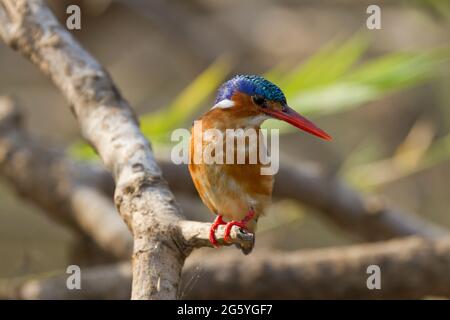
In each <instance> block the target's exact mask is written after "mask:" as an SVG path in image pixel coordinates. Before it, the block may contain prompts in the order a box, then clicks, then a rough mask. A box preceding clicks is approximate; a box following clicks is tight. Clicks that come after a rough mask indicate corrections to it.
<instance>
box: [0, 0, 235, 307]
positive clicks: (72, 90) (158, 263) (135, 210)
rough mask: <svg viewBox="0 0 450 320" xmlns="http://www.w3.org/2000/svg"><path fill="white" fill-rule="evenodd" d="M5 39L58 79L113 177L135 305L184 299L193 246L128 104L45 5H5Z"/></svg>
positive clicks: (37, 1)
mask: <svg viewBox="0 0 450 320" xmlns="http://www.w3.org/2000/svg"><path fill="white" fill-rule="evenodd" d="M0 35H1V37H2V38H3V40H4V41H5V42H6V43H7V44H8V45H10V46H11V47H13V48H14V49H16V50H18V51H19V52H20V53H22V54H23V55H24V56H25V57H27V58H29V59H30V60H31V61H32V62H33V63H34V64H35V65H37V66H38V67H39V69H40V70H41V71H42V72H44V73H45V74H47V75H48V76H49V77H50V78H51V79H52V80H53V82H54V83H55V85H56V86H57V87H58V88H59V89H60V91H61V92H62V93H63V94H64V95H65V97H66V98H67V100H68V101H69V102H70V104H71V105H72V111H73V113H74V115H75V116H76V117H77V120H78V123H79V124H80V127H81V131H82V133H83V136H84V137H85V138H86V139H87V140H88V141H89V142H90V143H91V144H92V145H93V146H94V147H95V149H96V150H97V152H98V154H99V155H100V157H101V159H102V161H103V163H104V164H105V166H106V168H107V169H108V170H109V171H110V172H111V173H112V175H113V177H114V180H115V182H116V190H115V197H114V200H115V204H116V207H117V208H118V211H119V213H120V214H121V216H122V218H123V219H124V221H125V222H126V223H127V225H128V227H129V228H130V229H131V231H132V233H133V238H134V250H133V275H134V276H133V290H132V298H133V299H174V298H176V296H177V290H178V284H179V280H180V274H181V268H182V266H183V262H184V259H185V257H186V255H187V254H189V253H190V251H191V250H192V248H191V247H189V246H188V243H192V241H185V240H186V239H184V238H183V234H181V233H180V232H179V227H178V224H179V222H180V220H181V219H182V215H181V212H180V209H179V207H178V205H177V204H176V202H175V199H174V197H173V195H172V193H171V192H170V190H169V188H168V187H167V184H166V182H165V180H164V179H163V178H162V175H161V171H160V169H159V168H158V166H157V164H156V162H155V160H154V158H153V154H152V152H151V148H150V144H149V142H148V141H147V140H146V139H145V137H144V136H143V135H142V134H141V132H140V130H139V126H138V123H137V120H136V118H135V116H134V114H133V112H132V110H131V108H130V106H129V105H128V103H127V102H126V101H125V100H124V99H123V98H122V96H121V94H120V93H119V91H118V90H117V88H116V87H115V85H114V84H113V82H112V80H111V79H110V77H109V75H108V74H107V72H106V71H105V70H104V69H103V68H102V66H101V65H100V64H99V63H98V62H97V61H96V60H95V59H94V58H93V57H91V56H90V55H89V54H88V53H87V52H86V51H85V50H84V49H83V48H82V47H81V46H80V45H79V44H78V43H77V42H76V41H75V40H74V39H73V37H72V36H71V35H70V34H69V33H68V32H67V31H66V30H65V29H64V28H63V27H62V26H61V25H60V24H59V23H58V22H57V20H56V19H55V17H54V16H53V14H52V13H51V11H50V10H49V9H48V8H47V7H46V6H45V5H44V3H43V2H42V1H41V0H29V1H26V0H14V1H13V0H1V1H0ZM239 241H241V240H239ZM197 243H198V242H197Z"/></svg>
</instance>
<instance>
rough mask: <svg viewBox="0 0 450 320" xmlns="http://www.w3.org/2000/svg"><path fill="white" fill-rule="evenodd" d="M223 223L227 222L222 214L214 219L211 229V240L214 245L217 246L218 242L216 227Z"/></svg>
mask: <svg viewBox="0 0 450 320" xmlns="http://www.w3.org/2000/svg"><path fill="white" fill-rule="evenodd" d="M221 224H226V223H225V221H223V219H222V216H217V217H216V219H215V220H214V223H213V224H212V226H211V229H209V241H211V243H212V245H213V246H214V247H216V248H217V246H218V242H217V240H216V234H215V233H216V229H217V227H218V226H220V225H221Z"/></svg>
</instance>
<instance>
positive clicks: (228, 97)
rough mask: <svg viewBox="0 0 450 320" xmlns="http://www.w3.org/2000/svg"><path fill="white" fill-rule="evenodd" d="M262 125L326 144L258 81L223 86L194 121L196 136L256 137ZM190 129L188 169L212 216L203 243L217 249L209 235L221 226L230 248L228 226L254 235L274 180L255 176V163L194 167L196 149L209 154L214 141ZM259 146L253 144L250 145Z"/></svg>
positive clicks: (272, 88)
mask: <svg viewBox="0 0 450 320" xmlns="http://www.w3.org/2000/svg"><path fill="white" fill-rule="evenodd" d="M267 119H278V120H281V121H284V122H287V123H289V124H290V125H292V126H294V127H297V128H299V129H301V130H304V131H306V132H308V133H310V134H312V135H315V136H317V137H319V138H322V139H324V140H331V139H332V138H331V136H330V135H329V134H327V133H326V132H325V131H323V130H322V129H320V128H318V127H317V126H316V125H314V124H313V123H312V122H311V121H309V120H308V119H306V118H305V117H303V116H301V115H300V114H298V113H297V112H296V111H295V110H294V109H292V108H291V107H289V105H288V103H287V101H286V97H285V95H284V93H283V91H282V90H281V89H280V88H279V87H278V86H277V85H275V84H273V83H272V82H270V81H268V80H266V79H265V78H263V77H262V76H258V75H246V74H244V75H236V76H234V77H233V78H231V79H230V80H228V81H226V82H225V83H223V84H222V85H221V86H220V87H219V89H218V92H217V96H216V99H215V102H214V105H213V106H212V108H211V109H210V110H208V111H207V112H205V113H204V114H203V115H201V116H200V118H198V119H197V120H196V121H200V123H201V130H200V131H201V133H205V132H206V131H207V130H210V129H214V130H218V131H219V132H221V133H223V136H226V132H227V130H229V129H232V130H237V129H254V130H255V131H256V132H257V133H258V134H259V132H260V130H261V124H262V123H263V122H264V121H265V120H267ZM194 123H195V122H194ZM194 128H195V125H194V126H193V127H192V129H191V137H190V140H189V151H190V152H189V160H190V161H189V164H188V168H189V172H190V174H191V178H192V180H193V183H194V185H195V188H196V189H197V192H198V194H199V196H200V198H201V200H202V201H203V203H204V204H205V205H206V206H207V207H208V208H209V210H210V211H211V212H212V213H214V214H215V215H216V218H215V220H214V222H213V223H212V225H211V227H210V230H209V241H210V242H211V244H212V245H213V246H214V247H219V245H218V241H217V239H216V237H215V231H216V229H217V228H218V226H220V225H225V235H224V241H225V242H230V243H231V242H232V239H231V237H230V232H231V229H232V227H233V226H238V227H239V228H240V229H241V230H244V232H251V233H254V232H255V229H256V225H257V221H258V218H259V217H261V216H262V215H263V214H264V213H265V211H266V209H267V207H268V206H269V205H270V202H271V197H272V189H273V183H274V175H267V174H266V175H263V174H261V169H262V168H263V167H264V166H265V164H264V163H262V161H261V159H259V158H258V160H257V161H256V163H247V162H248V161H245V163H236V161H232V163H229V161H226V162H224V161H222V162H220V163H211V162H208V163H207V162H206V161H198V160H197V161H195V160H196V159H195V158H194V155H195V151H196V148H201V150H205V148H209V150H210V149H213V150H214V147H216V146H214V145H211V144H216V143H218V141H219V139H206V138H204V137H203V138H200V139H199V138H198V134H197V137H195V132H194V131H195V130H194ZM219 142H221V143H222V145H221V146H219V149H220V148H223V149H222V150H225V149H226V142H227V141H226V140H225V141H219ZM228 143H231V142H230V141H228ZM234 143H235V142H234V141H233V145H234ZM249 143H250V142H249ZM260 143H261V142H260V140H257V142H256V144H260ZM259 147H262V146H260V145H254V146H246V149H245V159H246V160H248V158H249V154H248V152H250V151H251V150H255V149H256V148H259ZM233 160H236V159H235V158H233ZM241 249H242V250H243V252H244V253H245V254H248V253H250V251H251V250H252V249H253V246H252V248H251V249H246V250H245V251H244V249H243V248H241Z"/></svg>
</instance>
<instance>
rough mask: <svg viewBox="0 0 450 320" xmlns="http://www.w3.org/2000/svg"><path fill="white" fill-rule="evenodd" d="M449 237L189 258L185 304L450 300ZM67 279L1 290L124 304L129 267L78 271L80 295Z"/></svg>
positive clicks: (18, 294)
mask: <svg viewBox="0 0 450 320" xmlns="http://www.w3.org/2000/svg"><path fill="white" fill-rule="evenodd" d="M370 265H377V266H379V267H380V270H381V289H380V290H377V289H374V290H369V289H368V288H367V278H368V277H369V276H370V274H368V273H367V267H368V266H370ZM449 268H450V239H449V238H446V239H440V240H424V239H419V238H416V237H411V238H406V239H401V240H391V241H387V242H381V243H374V244H362V245H355V246H350V247H344V248H329V249H318V250H307V251H297V252H288V253H282V252H273V251H264V250H262V251H256V252H255V253H254V254H252V255H251V256H249V257H248V258H246V259H245V260H243V259H242V256H239V255H236V254H233V253H231V254H230V253H229V254H222V253H221V254H220V255H219V254H213V255H207V256H205V255H197V256H193V257H192V259H190V260H188V261H187V263H186V267H185V269H184V274H183V280H184V282H185V283H186V286H185V289H184V292H182V297H183V298H190V299H229V298H233V299H374V298H375V299H402V298H404V299H417V298H423V297H426V296H443V297H448V296H450V276H449V274H448V270H449ZM66 277H67V275H64V274H62V275H60V276H53V277H50V278H45V279H38V280H33V281H23V280H22V281H16V282H11V283H9V284H7V285H5V284H3V289H2V290H1V291H2V295H3V296H4V297H9V298H19V299H86V298H111V299H126V298H127V297H128V291H127V290H129V284H130V282H131V268H130V267H129V265H128V264H124V263H122V264H117V265H108V266H98V267H94V268H91V269H88V270H84V271H83V272H82V283H83V285H84V286H85V287H84V288H82V290H72V291H70V290H67V289H66V286H65V281H66Z"/></svg>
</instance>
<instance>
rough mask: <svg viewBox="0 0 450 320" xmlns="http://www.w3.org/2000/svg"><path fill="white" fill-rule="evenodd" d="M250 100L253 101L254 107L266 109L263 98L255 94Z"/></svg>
mask: <svg viewBox="0 0 450 320" xmlns="http://www.w3.org/2000/svg"><path fill="white" fill-rule="evenodd" d="M252 99H253V102H254V103H255V104H256V105H258V106H260V107H263V108H264V107H266V105H265V102H266V99H264V97H263V96H261V95H259V94H257V95H254V96H253V97H252Z"/></svg>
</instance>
